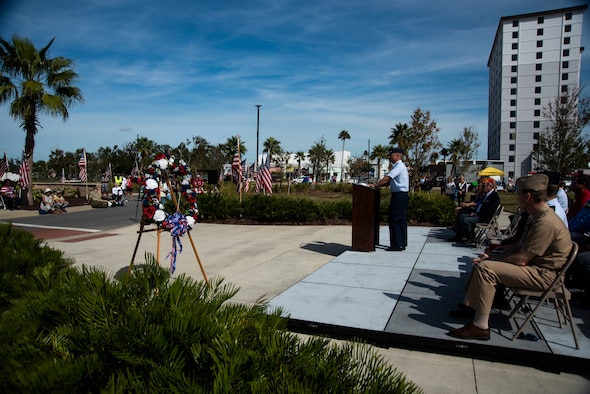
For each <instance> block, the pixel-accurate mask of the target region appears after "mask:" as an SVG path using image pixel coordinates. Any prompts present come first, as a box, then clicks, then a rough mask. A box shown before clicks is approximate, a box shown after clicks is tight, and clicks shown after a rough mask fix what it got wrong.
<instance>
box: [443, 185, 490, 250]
mask: <svg viewBox="0 0 590 394" xmlns="http://www.w3.org/2000/svg"><path fill="white" fill-rule="evenodd" d="M482 183H483V191H484V192H485V196H484V198H483V201H482V202H481V204H480V205H478V206H477V208H476V209H475V212H471V213H469V214H460V215H459V216H458V217H457V221H456V222H455V227H454V230H455V233H456V235H455V236H454V237H453V238H451V239H450V241H453V242H463V241H465V240H470V239H472V238H473V230H474V228H475V224H476V223H488V222H489V221H490V220H491V219H492V217H493V216H494V214H495V213H496V209H497V208H498V206H499V205H500V196H499V195H498V192H497V191H496V182H495V181H494V180H493V179H487V180H484V181H482Z"/></svg>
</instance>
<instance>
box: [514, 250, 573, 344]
mask: <svg viewBox="0 0 590 394" xmlns="http://www.w3.org/2000/svg"><path fill="white" fill-rule="evenodd" d="M572 244H573V245H572V250H571V252H570V254H569V256H568V258H567V261H566V262H565V264H564V266H563V267H562V268H561V270H560V271H559V272H558V273H557V276H556V277H555V280H554V281H553V283H552V284H551V286H549V287H548V288H547V290H545V291H541V290H531V289H525V288H512V289H511V291H512V294H513V296H517V297H520V301H519V302H518V304H516V306H515V307H514V309H513V310H512V312H510V315H509V318H513V317H514V315H516V314H517V313H518V311H519V310H521V309H522V307H523V305H524V304H525V303H526V302H527V301H529V300H530V298H531V297H534V298H538V299H539V300H538V301H537V305H536V306H535V308H534V309H533V310H532V311H530V312H528V313H527V312H526V311H523V314H524V315H525V316H527V315H528V316H527V318H526V320H525V321H524V323H522V324H521V326H520V328H519V329H518V331H516V332H515V333H514V335H513V336H512V340H513V341H514V339H515V338H516V337H518V335H520V333H521V332H522V331H523V330H524V328H525V326H526V325H527V324H528V323H529V322H530V321H531V320H532V318H533V317H534V316H535V314H536V313H537V311H538V310H539V308H540V307H541V306H542V305H543V303H545V302H546V301H551V302H552V304H553V306H554V308H555V311H556V313H557V320H558V322H559V328H563V325H562V323H561V318H562V317H563V323H564V324H567V323H568V322H569V324H570V328H571V330H572V335H573V337H574V342H575V344H576V349H579V348H580V347H579V345H578V336H577V335H576V329H575V327H574V322H573V317H572V309H571V307H570V303H569V300H570V299H571V293H570V291H569V290H568V289H567V288H566V287H565V273H566V272H567V270H568V268H569V267H570V266H571V265H572V263H573V262H574V260H575V259H576V256H577V254H578V244H577V243H575V242H572Z"/></svg>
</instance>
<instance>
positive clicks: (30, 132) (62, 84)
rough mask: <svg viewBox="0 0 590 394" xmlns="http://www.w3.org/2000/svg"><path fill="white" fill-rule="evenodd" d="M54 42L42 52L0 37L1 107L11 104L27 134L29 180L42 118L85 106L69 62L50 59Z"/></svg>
mask: <svg viewBox="0 0 590 394" xmlns="http://www.w3.org/2000/svg"><path fill="white" fill-rule="evenodd" d="M54 40H55V38H52V39H51V41H49V43H48V44H47V45H46V46H45V47H43V48H42V49H41V50H38V49H37V48H35V46H34V45H33V43H32V42H31V41H30V40H28V39H26V38H21V37H18V36H16V35H14V36H12V43H11V42H8V41H5V40H4V39H3V38H2V37H0V104H1V103H4V102H8V101H9V100H11V99H14V100H13V101H12V102H11V103H10V115H11V116H12V117H13V118H14V119H15V120H19V121H20V122H21V126H22V128H23V129H24V131H25V134H26V137H25V152H24V153H25V158H24V159H25V160H27V162H28V165H29V174H28V175H29V179H31V173H32V169H33V153H34V150H35V135H36V134H37V131H38V130H37V128H38V127H39V126H40V123H39V114H41V113H43V114H48V115H51V116H61V117H62V118H63V120H64V121H65V120H66V119H67V118H68V117H69V113H68V107H70V106H71V105H73V104H75V103H82V102H84V98H83V96H82V92H81V90H80V89H79V88H77V87H75V86H72V83H73V82H74V80H76V79H77V78H78V74H77V73H76V72H74V70H73V68H72V65H73V62H72V60H70V59H67V58H64V57H56V58H50V57H48V53H47V52H48V51H49V47H50V46H51V44H53V41H54ZM27 200H28V203H29V205H32V204H33V190H32V188H31V187H29V188H28V190H27Z"/></svg>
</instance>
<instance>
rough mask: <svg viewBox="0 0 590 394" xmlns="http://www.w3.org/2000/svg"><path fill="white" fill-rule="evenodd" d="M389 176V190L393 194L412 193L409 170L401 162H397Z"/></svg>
mask: <svg viewBox="0 0 590 394" xmlns="http://www.w3.org/2000/svg"><path fill="white" fill-rule="evenodd" d="M387 176H388V177H389V190H390V191H391V192H392V193H395V192H409V191H410V176H409V175H408V168H407V167H406V165H405V164H404V163H403V162H402V161H401V160H398V161H396V162H395V164H394V165H393V168H392V169H391V171H389V173H388V174H387Z"/></svg>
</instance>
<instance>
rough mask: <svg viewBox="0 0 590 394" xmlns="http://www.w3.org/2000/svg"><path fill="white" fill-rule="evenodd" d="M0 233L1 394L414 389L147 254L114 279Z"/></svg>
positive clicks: (348, 348) (361, 354) (363, 357)
mask: <svg viewBox="0 0 590 394" xmlns="http://www.w3.org/2000/svg"><path fill="white" fill-rule="evenodd" d="M0 236H1V237H2V242H1V243H0V255H2V259H0V278H1V280H2V283H1V285H2V287H0V289H1V290H0V291H1V293H0V300H1V301H2V302H1V303H0V305H1V310H0V312H2V314H1V316H2V317H1V320H0V359H1V360H2V362H1V363H0V391H1V392H4V393H103V392H104V393H164V392H165V393H419V392H421V390H420V389H419V388H418V387H417V386H415V385H414V384H413V383H412V382H410V381H408V380H407V379H406V378H405V377H404V376H403V375H402V374H401V373H400V372H399V371H397V370H396V369H395V368H393V367H391V366H390V365H389V364H387V363H386V362H385V361H384V359H383V358H382V357H381V356H379V355H377V354H376V353H375V352H374V351H372V350H371V349H370V348H369V347H368V346H366V345H360V344H347V345H342V346H338V345H335V344H333V343H332V342H330V341H329V340H328V339H325V338H318V337H313V338H311V339H309V340H305V341H304V340H302V339H300V338H299V337H298V336H296V335H294V334H291V333H289V332H287V331H285V329H284V328H285V325H286V321H285V319H284V318H282V317H281V311H274V312H272V313H269V312H268V311H267V308H266V305H264V304H259V305H255V306H245V305H241V304H236V303H234V302H228V301H229V300H230V299H231V298H232V297H233V296H234V295H235V294H236V293H237V291H238V290H237V289H236V288H234V287H233V286H232V285H229V284H225V283H223V280H221V279H212V280H211V281H210V283H209V285H207V284H206V283H204V282H203V281H195V280H193V279H191V278H189V277H187V276H184V275H180V276H179V277H178V278H176V279H172V278H171V277H170V273H169V272H168V271H167V270H164V269H162V268H161V267H160V266H159V265H158V264H157V263H156V262H155V261H154V258H153V256H148V257H147V261H146V262H145V264H143V265H135V266H134V267H135V268H134V269H133V270H132V271H131V275H130V276H129V277H127V275H126V271H127V270H126V269H125V270H124V271H125V274H123V277H121V278H113V277H112V276H111V275H109V274H107V273H106V272H103V271H101V270H98V269H92V268H86V267H82V268H80V269H75V268H73V267H71V265H70V262H69V261H68V260H66V259H64V258H63V257H62V253H61V252H58V251H55V250H53V249H50V248H48V247H47V246H43V245H42V244H41V243H39V242H37V241H35V240H34V239H33V237H32V236H31V235H30V234H27V233H24V232H22V231H20V230H15V229H13V228H12V227H11V226H10V225H9V224H0Z"/></svg>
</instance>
